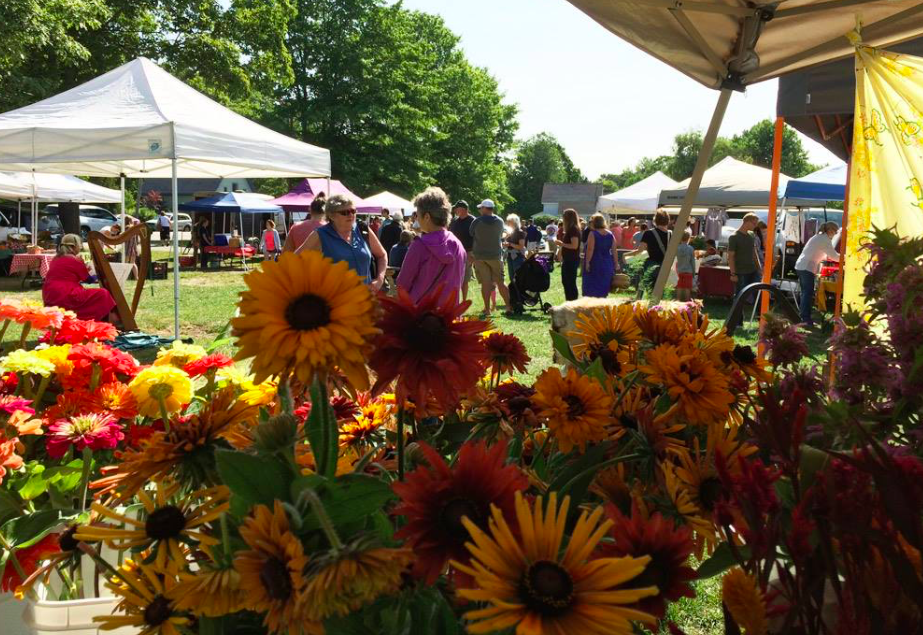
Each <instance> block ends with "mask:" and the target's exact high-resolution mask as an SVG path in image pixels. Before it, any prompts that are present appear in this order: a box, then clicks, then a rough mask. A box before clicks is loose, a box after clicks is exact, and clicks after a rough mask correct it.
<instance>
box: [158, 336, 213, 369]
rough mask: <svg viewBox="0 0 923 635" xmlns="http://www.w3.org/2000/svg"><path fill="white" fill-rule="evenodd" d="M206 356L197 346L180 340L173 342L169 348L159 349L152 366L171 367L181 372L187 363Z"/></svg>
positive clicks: (203, 350) (201, 348) (202, 349)
mask: <svg viewBox="0 0 923 635" xmlns="http://www.w3.org/2000/svg"><path fill="white" fill-rule="evenodd" d="M206 355H208V352H207V351H206V350H205V349H204V348H203V347H201V346H199V345H197V344H186V343H184V342H181V341H180V340H173V345H172V346H171V347H170V348H161V349H160V350H159V351H158V352H157V359H156V360H154V366H173V367H174V368H179V369H180V370H182V369H183V367H184V366H186V364H188V363H189V362H194V361H196V360H197V359H202V358H203V357H205V356H206Z"/></svg>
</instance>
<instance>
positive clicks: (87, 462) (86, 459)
mask: <svg viewBox="0 0 923 635" xmlns="http://www.w3.org/2000/svg"><path fill="white" fill-rule="evenodd" d="M92 464H93V450H91V449H90V448H89V447H86V448H83V473H82V474H81V475H80V483H81V487H80V491H81V492H82V493H81V495H80V511H84V510H85V509H86V508H87V493H88V492H89V490H90V466H91V465H92Z"/></svg>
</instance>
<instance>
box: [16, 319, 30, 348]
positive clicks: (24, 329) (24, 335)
mask: <svg viewBox="0 0 923 635" xmlns="http://www.w3.org/2000/svg"><path fill="white" fill-rule="evenodd" d="M31 330H32V322H26V323H25V324H24V325H23V327H22V334H21V335H20V336H19V348H25V347H26V338H27V337H29V331H31Z"/></svg>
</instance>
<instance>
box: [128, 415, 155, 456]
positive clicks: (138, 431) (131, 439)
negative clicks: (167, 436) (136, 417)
mask: <svg viewBox="0 0 923 635" xmlns="http://www.w3.org/2000/svg"><path fill="white" fill-rule="evenodd" d="M163 430H164V427H163V421H161V420H160V419H158V420H157V421H154V422H153V423H152V424H151V425H145V426H139V425H135V424H133V423H129V424H128V436H127V437H126V439H125V445H127V446H128V447H130V448H132V449H133V450H137V449H138V448H140V447H141V443H142V442H143V441H145V440H146V439H148V438H150V437H151V435H153V434H154V433H155V432H161V431H163Z"/></svg>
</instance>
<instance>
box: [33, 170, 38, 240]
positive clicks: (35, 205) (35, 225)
mask: <svg viewBox="0 0 923 635" xmlns="http://www.w3.org/2000/svg"><path fill="white" fill-rule="evenodd" d="M36 245H38V186H37V185H36V184H35V170H32V246H33V247H35V246H36Z"/></svg>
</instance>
